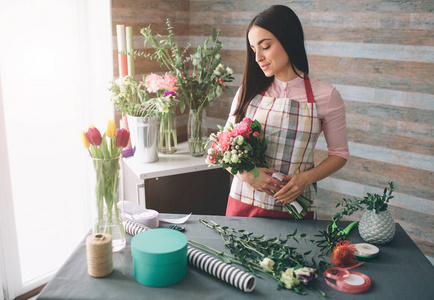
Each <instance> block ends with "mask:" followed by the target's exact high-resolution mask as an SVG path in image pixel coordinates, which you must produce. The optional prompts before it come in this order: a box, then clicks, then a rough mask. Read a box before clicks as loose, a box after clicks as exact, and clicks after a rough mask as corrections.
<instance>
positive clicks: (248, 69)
mask: <svg viewBox="0 0 434 300" xmlns="http://www.w3.org/2000/svg"><path fill="white" fill-rule="evenodd" d="M254 25H256V26H259V27H261V28H263V29H265V30H268V31H269V32H271V33H272V34H273V35H274V36H275V37H276V38H277V39H278V40H279V42H280V43H281V44H282V46H283V48H284V49H285V51H286V53H287V54H288V57H289V61H290V63H291V67H292V69H293V70H294V72H295V74H297V75H298V76H299V77H301V75H300V74H298V72H297V69H298V70H300V71H301V72H303V73H305V74H309V65H308V62H307V55H306V49H305V48H304V34H303V27H302V26H301V22H300V20H299V19H298V17H297V15H296V14H295V13H294V11H293V10H292V9H290V8H289V7H287V6H284V5H273V6H271V7H270V8H268V9H266V10H264V11H263V12H261V13H260V14H258V15H257V16H256V17H255V18H254V19H253V20H252V21H251V22H250V24H249V26H248V27H247V32H246V44H247V61H246V66H245V69H244V76H243V81H242V93H241V95H240V99H239V101H238V106H237V109H236V110H235V112H234V115H235V121H236V122H237V123H238V122H240V121H241V120H242V119H243V117H244V116H245V115H246V111H247V107H248V106H249V104H250V101H252V99H253V97H255V96H256V95H257V94H259V93H261V92H262V91H264V90H265V89H266V88H267V87H268V86H269V85H270V84H271V83H272V82H273V80H274V76H271V77H267V76H265V74H264V72H263V71H262V70H261V68H260V67H259V65H258V63H257V62H256V60H255V53H254V52H253V50H252V48H251V47H250V43H249V38H248V34H249V31H250V29H251V28H252V26H254Z"/></svg>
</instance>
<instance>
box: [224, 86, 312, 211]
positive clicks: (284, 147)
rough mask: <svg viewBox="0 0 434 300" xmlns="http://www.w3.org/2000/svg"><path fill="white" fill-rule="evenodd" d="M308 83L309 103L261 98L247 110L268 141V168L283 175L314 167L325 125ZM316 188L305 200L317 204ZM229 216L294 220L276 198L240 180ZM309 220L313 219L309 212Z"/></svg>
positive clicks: (233, 188)
mask: <svg viewBox="0 0 434 300" xmlns="http://www.w3.org/2000/svg"><path fill="white" fill-rule="evenodd" d="M304 82H305V88H306V94H307V99H308V102H307V103H300V102H298V101H295V100H292V99H288V98H272V97H265V96H264V95H257V96H256V97H255V98H253V100H252V101H251V102H250V104H249V107H248V108H247V112H246V117H249V118H251V119H252V120H255V119H256V120H258V121H259V122H260V123H261V125H262V131H261V134H262V135H265V137H266V138H267V151H266V153H265V155H266V159H267V164H268V166H269V168H270V169H274V170H276V171H279V172H281V173H283V174H296V173H301V172H304V171H307V170H309V169H311V168H313V167H314V158H313V155H314V149H315V145H316V142H317V140H318V136H319V134H320V130H321V125H320V120H319V119H318V113H317V110H316V105H315V100H314V98H313V93H312V88H311V86H310V81H309V79H308V78H307V80H305V81H304ZM315 195H316V184H314V185H310V186H309V187H307V188H306V190H305V191H304V192H303V193H302V196H304V197H306V198H307V199H310V200H313V197H314V196H315ZM226 215H227V216H246V217H253V216H257V217H277V218H292V216H291V215H290V214H289V213H288V212H287V211H286V209H285V207H284V206H283V205H282V204H281V203H276V202H275V200H274V198H273V197H272V196H269V195H267V194H266V193H264V192H260V191H256V190H254V189H253V188H252V187H251V186H250V185H249V184H247V183H245V182H243V181H241V180H240V179H238V178H237V177H234V178H233V181H232V186H231V191H230V194H229V200H228V205H227V209H226ZM305 218H313V212H309V213H308V214H307V215H306V217H305Z"/></svg>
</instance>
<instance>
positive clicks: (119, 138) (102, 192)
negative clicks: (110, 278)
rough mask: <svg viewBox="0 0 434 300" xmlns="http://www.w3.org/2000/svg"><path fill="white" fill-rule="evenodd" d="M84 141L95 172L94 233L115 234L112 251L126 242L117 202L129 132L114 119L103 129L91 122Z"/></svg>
mask: <svg viewBox="0 0 434 300" xmlns="http://www.w3.org/2000/svg"><path fill="white" fill-rule="evenodd" d="M81 139H82V142H83V145H84V147H85V148H86V149H88V151H89V154H90V156H91V158H92V163H93V168H94V170H95V175H96V186H95V199H96V212H97V217H96V220H95V224H94V228H93V232H94V233H108V234H110V235H111V236H112V247H113V252H116V251H119V250H121V249H123V248H124V247H125V245H126V240H125V229H124V226H123V218H122V215H121V213H120V211H119V208H118V206H117V202H118V187H119V177H120V176H119V173H120V164H119V160H120V157H121V153H122V149H123V148H125V147H126V146H127V145H128V142H129V140H130V133H129V132H128V131H127V130H125V129H119V130H116V126H115V123H114V121H113V120H109V121H108V122H107V130H106V132H105V133H104V134H103V135H102V136H101V133H100V131H99V130H98V129H97V128H96V127H94V126H93V125H90V126H89V128H88V130H87V131H86V132H84V131H81Z"/></svg>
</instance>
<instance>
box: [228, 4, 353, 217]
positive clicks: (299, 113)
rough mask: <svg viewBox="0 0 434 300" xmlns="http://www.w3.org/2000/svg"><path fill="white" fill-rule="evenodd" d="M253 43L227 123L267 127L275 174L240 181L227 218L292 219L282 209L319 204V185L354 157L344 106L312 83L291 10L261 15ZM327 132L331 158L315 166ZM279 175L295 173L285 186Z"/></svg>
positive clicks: (324, 86)
mask: <svg viewBox="0 0 434 300" xmlns="http://www.w3.org/2000/svg"><path fill="white" fill-rule="evenodd" d="M246 38H247V63H246V67H245V71H244V77H243V81H242V86H241V87H240V89H239V90H238V92H237V94H236V95H235V98H234V101H233V103H232V107H231V113H230V115H229V119H228V121H230V122H231V123H238V122H240V121H241V120H242V119H243V118H244V117H249V118H251V119H252V120H254V119H256V120H258V121H259V122H260V123H261V125H262V129H263V133H264V137H265V138H266V139H267V142H268V147H267V152H266V158H267V162H268V165H269V167H270V168H269V169H268V168H259V176H258V177H257V178H254V176H253V171H251V172H246V171H244V172H243V173H238V174H237V175H236V176H235V177H234V180H233V182H232V187H231V192H230V195H229V200H228V206H227V210H226V215H227V216H259V217H280V218H291V215H290V214H289V213H288V212H287V211H286V209H285V208H284V206H283V205H284V204H286V203H290V202H292V201H294V200H296V199H297V198H298V197H299V196H301V197H305V198H307V199H310V200H312V198H313V196H314V194H315V193H316V182H317V181H319V180H321V179H323V178H325V177H327V176H329V175H331V174H332V173H334V172H336V171H337V170H339V169H340V168H342V167H343V166H344V165H345V163H346V161H347V159H348V157H349V152H348V143H347V134H346V122H345V109H344V104H343V101H342V98H341V96H340V94H339V92H337V91H336V89H335V88H334V87H332V86H331V85H330V84H328V83H325V82H321V81H318V80H315V79H312V78H309V77H308V73H309V67H308V61H307V55H306V50H305V48H304V35H303V29H302V26H301V23H300V21H299V19H298V17H297V15H296V14H295V13H294V12H293V11H292V10H291V9H290V8H288V7H286V6H282V5H274V6H271V7H270V8H268V9H267V10H265V11H263V12H262V13H260V14H259V15H257V16H256V17H255V18H254V19H253V20H252V22H251V23H250V25H249V27H248V29H247V35H246ZM322 131H323V132H324V136H325V139H326V141H327V147H328V157H327V158H326V159H324V160H323V161H322V162H321V163H320V164H319V165H318V166H314V159H313V154H314V148H315V144H316V141H317V139H318V136H319V135H320V133H321V132H322ZM277 171H278V172H281V173H283V174H288V175H285V176H283V180H284V181H280V180H278V179H276V178H274V177H272V176H271V175H272V174H273V173H274V172H277ZM279 186H283V187H281V188H280V187H279ZM312 217H313V213H312V212H310V213H308V214H307V215H306V218H312Z"/></svg>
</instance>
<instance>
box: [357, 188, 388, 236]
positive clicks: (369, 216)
mask: <svg viewBox="0 0 434 300" xmlns="http://www.w3.org/2000/svg"><path fill="white" fill-rule="evenodd" d="M393 188H394V186H393V182H389V189H388V188H385V189H384V193H383V195H382V196H381V195H378V194H369V193H368V194H367V197H365V198H364V199H363V200H361V201H360V202H361V203H363V204H365V205H366V206H367V209H368V210H367V211H366V212H365V213H364V214H363V216H362V218H361V219H360V222H359V234H360V236H361V237H362V239H363V240H364V241H365V242H367V243H373V244H386V243H388V242H390V241H391V240H392V239H393V238H394V237H395V231H396V226H395V221H394V220H393V217H392V215H391V214H390V212H389V211H388V210H387V206H388V202H389V200H390V199H392V198H393V196H392V192H393Z"/></svg>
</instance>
